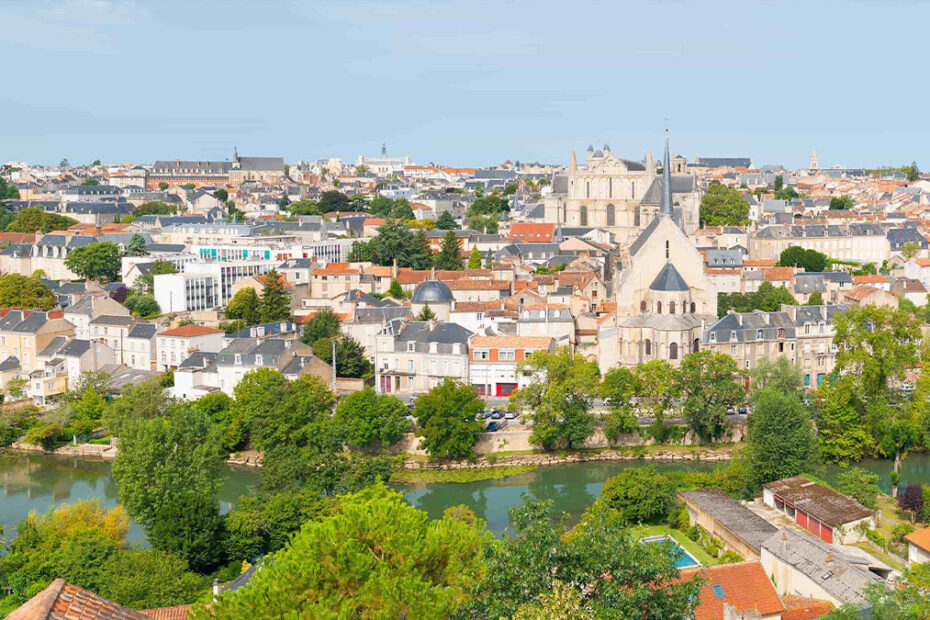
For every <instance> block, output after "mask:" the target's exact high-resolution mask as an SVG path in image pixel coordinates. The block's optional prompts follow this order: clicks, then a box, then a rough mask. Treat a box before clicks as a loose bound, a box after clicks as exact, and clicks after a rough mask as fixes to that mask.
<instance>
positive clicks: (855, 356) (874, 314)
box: [833, 305, 920, 400]
mask: <svg viewBox="0 0 930 620" xmlns="http://www.w3.org/2000/svg"><path fill="white" fill-rule="evenodd" d="M833 325H834V336H833V344H834V345H835V346H836V347H837V353H836V370H837V371H838V372H839V373H842V374H847V373H852V374H854V375H856V376H857V377H858V385H859V386H860V390H861V394H862V396H863V398H864V399H866V400H867V399H871V398H873V397H877V396H884V394H885V392H886V391H887V389H888V380H889V379H899V380H903V378H904V371H905V369H907V368H913V367H914V366H916V365H917V361H918V355H917V353H918V351H917V346H918V343H919V342H920V324H919V322H918V321H917V319H916V318H915V317H913V316H912V315H910V314H909V313H907V312H905V311H903V310H899V309H896V308H888V307H885V306H872V305H869V306H852V307H851V308H849V310H847V311H846V312H845V313H843V314H840V315H838V316H837V317H835V318H834V321H833Z"/></svg>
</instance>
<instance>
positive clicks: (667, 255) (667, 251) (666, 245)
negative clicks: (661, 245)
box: [665, 241, 670, 260]
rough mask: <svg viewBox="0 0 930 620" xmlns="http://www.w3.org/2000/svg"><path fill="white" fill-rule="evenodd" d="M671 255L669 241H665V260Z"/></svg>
mask: <svg viewBox="0 0 930 620" xmlns="http://www.w3.org/2000/svg"><path fill="white" fill-rule="evenodd" d="M669 256H670V253H669V247H668V241H666V242H665V260H668V257H669Z"/></svg>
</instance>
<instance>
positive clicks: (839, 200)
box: [830, 196, 856, 211]
mask: <svg viewBox="0 0 930 620" xmlns="http://www.w3.org/2000/svg"><path fill="white" fill-rule="evenodd" d="M855 206H856V203H854V202H853V199H852V198H850V197H849V196H834V197H832V198H831V199H830V210H831V211H846V210H849V209H853V208H855Z"/></svg>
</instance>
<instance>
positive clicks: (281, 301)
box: [260, 269, 291, 323]
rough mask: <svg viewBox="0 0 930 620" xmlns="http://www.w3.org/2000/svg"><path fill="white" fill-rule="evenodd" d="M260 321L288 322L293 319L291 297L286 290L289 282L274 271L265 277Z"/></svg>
mask: <svg viewBox="0 0 930 620" xmlns="http://www.w3.org/2000/svg"><path fill="white" fill-rule="evenodd" d="M264 280H265V283H264V285H263V286H262V304H261V314H260V319H261V322H262V323H272V322H274V321H286V320H289V319H290V318H291V295H290V293H289V292H288V290H287V289H286V288H284V285H285V283H286V282H287V280H286V279H285V278H284V276H283V275H281V274H279V273H278V272H277V270H275V269H272V270H270V271H269V272H268V273H266V274H265V276H264Z"/></svg>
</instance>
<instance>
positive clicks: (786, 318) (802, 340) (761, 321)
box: [701, 304, 848, 387]
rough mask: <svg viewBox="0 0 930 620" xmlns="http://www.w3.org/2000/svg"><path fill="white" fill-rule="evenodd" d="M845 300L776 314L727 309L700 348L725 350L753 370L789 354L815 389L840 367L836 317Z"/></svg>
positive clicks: (809, 385) (705, 333)
mask: <svg viewBox="0 0 930 620" xmlns="http://www.w3.org/2000/svg"><path fill="white" fill-rule="evenodd" d="M847 309H848V306H846V305H845V304H831V305H824V306H782V307H781V309H780V310H778V311H775V312H761V311H758V312H729V313H727V314H726V315H725V316H723V317H722V318H720V319H719V320H718V321H717V322H716V323H713V324H711V325H709V326H708V327H707V329H705V330H704V335H703V338H702V341H701V346H702V347H705V348H709V349H711V350H713V351H719V352H721V353H726V354H727V355H729V356H730V357H732V358H733V359H734V360H735V361H736V364H737V366H739V367H740V368H743V369H746V370H751V369H753V368H755V367H756V366H758V365H759V363H760V362H761V361H762V360H775V359H777V358H779V357H785V358H787V359H788V360H790V361H791V362H792V363H793V364H795V365H796V366H797V367H798V368H799V369H800V370H801V373H802V375H803V376H804V385H805V386H806V387H815V386H818V385H820V383H821V382H822V381H823V380H824V378H825V377H827V376H828V375H829V374H830V373H831V372H832V371H833V369H834V367H835V366H836V347H834V346H833V335H834V333H835V331H834V327H833V319H834V317H835V316H836V315H837V314H841V313H843V312H845V311H846V310H847Z"/></svg>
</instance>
